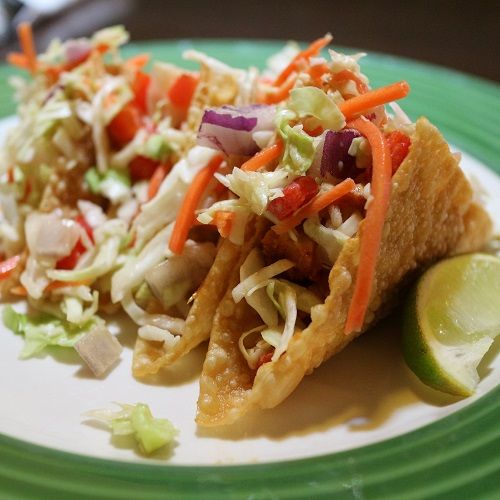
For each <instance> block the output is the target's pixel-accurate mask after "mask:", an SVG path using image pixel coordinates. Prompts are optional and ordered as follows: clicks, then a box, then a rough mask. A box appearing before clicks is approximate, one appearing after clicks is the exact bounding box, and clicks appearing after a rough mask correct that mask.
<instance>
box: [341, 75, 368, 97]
mask: <svg viewBox="0 0 500 500" xmlns="http://www.w3.org/2000/svg"><path fill="white" fill-rule="evenodd" d="M333 80H334V81H336V82H343V81H345V80H352V81H353V82H354V83H355V84H356V88H357V90H358V92H359V93H360V94H365V93H366V92H368V86H367V85H366V83H365V82H364V81H363V80H361V78H360V77H359V76H358V75H356V73H353V72H352V71H349V70H348V69H344V70H342V71H339V72H338V73H335V74H334V75H333Z"/></svg>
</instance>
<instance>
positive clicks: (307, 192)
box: [267, 175, 319, 220]
mask: <svg viewBox="0 0 500 500" xmlns="http://www.w3.org/2000/svg"><path fill="white" fill-rule="evenodd" d="M318 191H319V187H318V185H317V184H316V181H315V180H314V179H313V178H312V177H309V176H308V175H304V176H303V177H298V178H297V179H295V180H294V181H293V182H291V183H290V184H288V186H286V187H285V188H284V189H283V196H282V197H280V198H275V199H274V200H272V201H271V202H270V203H269V205H268V206H267V209H268V210H269V211H270V212H271V213H272V214H273V215H275V216H276V217H277V218H278V219H279V220H283V219H286V218H287V217H289V216H290V215H292V214H293V213H294V212H295V211H296V210H298V209H299V208H300V207H301V206H302V205H305V204H306V203H307V202H308V201H310V200H311V199H312V198H314V196H316V194H317V193H318Z"/></svg>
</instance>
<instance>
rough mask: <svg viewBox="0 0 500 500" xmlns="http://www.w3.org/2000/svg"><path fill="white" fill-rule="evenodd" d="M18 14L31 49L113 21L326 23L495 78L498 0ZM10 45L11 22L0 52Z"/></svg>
mask: <svg viewBox="0 0 500 500" xmlns="http://www.w3.org/2000/svg"><path fill="white" fill-rule="evenodd" d="M16 3H17V2H16V1H15V0H4V1H3V2H1V1H0V4H1V5H2V6H3V7H4V10H6V11H8V13H10V14H12V13H13V12H14V11H15V10H16V8H18V7H16ZM29 3H31V4H36V3H37V2H34V1H31V2H29ZM20 20H31V21H33V23H34V27H35V33H36V37H37V45H38V48H39V50H41V49H44V48H45V46H46V45H47V43H48V41H49V40H50V39H51V38H53V37H55V36H59V37H60V38H63V39H64V38H68V37H75V36H83V35H88V34H90V33H91V32H92V31H95V30H96V29H98V28H101V27H103V26H106V25H110V24H116V23H122V24H124V25H125V26H126V27H127V29H128V30H129V31H130V33H131V37H132V40H136V41H138V40H151V39H174V38H207V37H209V38H254V39H255V38H265V39H295V40H312V39H315V38H318V37H319V36H321V35H323V34H324V33H326V32H328V31H330V32H331V33H332V34H333V36H334V44H336V45H341V46H349V47H359V48H363V49H365V50H367V51H378V52H386V53H390V54H395V55H399V56H404V57H410V58H413V59H417V60H420V61H425V62H431V63H435V64H440V65H443V66H447V67H451V68H455V69H458V70H461V71H464V72H467V73H471V74H475V75H477V76H481V77H483V78H488V79H490V80H495V81H500V64H499V61H500V56H499V54H500V1H499V0H491V1H489V0H484V1H449V0H443V1H439V0H435V1H433V2H430V1H417V0H412V1H404V0H400V1H399V2H394V1H387V0H377V1H359V2H350V1H348V0H347V1H342V2H338V1H333V0H330V1H328V0H300V1H299V0H288V1H275V2H273V1H269V0H267V1H266V0H253V1H252V0H248V1H246V2H241V1H237V0H234V1H228V0H213V1H211V2H202V1H185V2H168V1H161V0H142V1H141V0H87V1H79V2H74V3H73V4H72V5H71V6H69V7H66V8H65V9H64V10H62V11H58V12H56V13H53V14H52V15H46V14H45V15H40V12H39V11H37V8H36V5H35V8H34V9H33V8H30V9H26V8H25V9H24V11H22V12H17V16H16V17H14V22H18V21H20ZM11 22H12V21H11ZM16 48H17V45H16V42H15V38H14V37H13V36H12V30H11V33H10V36H6V37H4V39H3V43H2V46H1V49H0V55H1V56H5V54H6V52H7V51H8V50H13V49H16Z"/></svg>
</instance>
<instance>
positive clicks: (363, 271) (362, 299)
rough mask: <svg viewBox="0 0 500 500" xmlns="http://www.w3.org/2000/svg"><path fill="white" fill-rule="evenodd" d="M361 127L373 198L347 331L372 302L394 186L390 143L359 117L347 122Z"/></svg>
mask: <svg viewBox="0 0 500 500" xmlns="http://www.w3.org/2000/svg"><path fill="white" fill-rule="evenodd" d="M347 126H348V127H349V128H354V129H356V130H359V132H361V133H362V134H363V135H364V136H365V137H366V138H367V139H368V142H369V143H370V146H371V149H372V155H373V174H372V181H371V192H372V196H373V199H372V201H371V202H370V204H369V205H368V209H367V211H366V217H365V221H364V225H363V233H362V237H361V239H360V254H359V266H358V272H357V276H356V283H355V285H354V293H353V296H352V299H351V304H350V306H349V312H348V313H347V320H346V324H345V330H344V331H345V334H346V335H348V334H349V333H351V332H358V331H360V330H361V328H362V327H363V322H364V319H365V314H366V310H367V308H368V304H369V303H370V297H371V293H372V288H373V279H374V277H375V267H376V264H377V257H378V254H379V250H380V245H381V242H382V232H383V229H384V221H385V216H386V214H387V210H388V208H389V201H390V196H391V187H392V184H391V183H392V180H391V179H392V162H391V151H390V148H389V145H388V144H387V142H386V141H385V140H384V136H383V135H382V132H381V131H380V130H379V129H378V127H377V126H376V125H374V124H373V123H371V122H370V121H368V120H366V119H365V118H358V119H356V120H354V121H352V122H350V123H348V124H347Z"/></svg>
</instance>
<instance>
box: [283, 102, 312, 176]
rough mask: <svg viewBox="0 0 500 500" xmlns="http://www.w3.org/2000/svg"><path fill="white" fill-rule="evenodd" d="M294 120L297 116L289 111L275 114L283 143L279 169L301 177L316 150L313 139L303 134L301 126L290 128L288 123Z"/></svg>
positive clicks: (284, 110) (309, 164) (285, 110)
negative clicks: (283, 150) (283, 148)
mask: <svg viewBox="0 0 500 500" xmlns="http://www.w3.org/2000/svg"><path fill="white" fill-rule="evenodd" d="M296 118H297V115H296V114H295V113H294V112H293V111H291V110H289V109H281V110H280V111H278V113H277V114H276V126H277V128H278V131H279V134H280V135H281V137H282V139H283V142H284V143H285V152H284V154H283V158H282V160H281V162H280V167H281V168H284V169H285V170H287V171H289V172H292V173H293V174H295V175H302V174H304V173H305V172H307V170H308V169H309V167H310V166H311V164H312V162H313V160H314V154H315V151H316V149H315V145H314V139H313V138H312V137H311V136H309V135H308V134H306V133H305V132H304V130H303V129H302V125H295V126H294V127H291V126H290V121H292V120H294V119H296Z"/></svg>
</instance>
